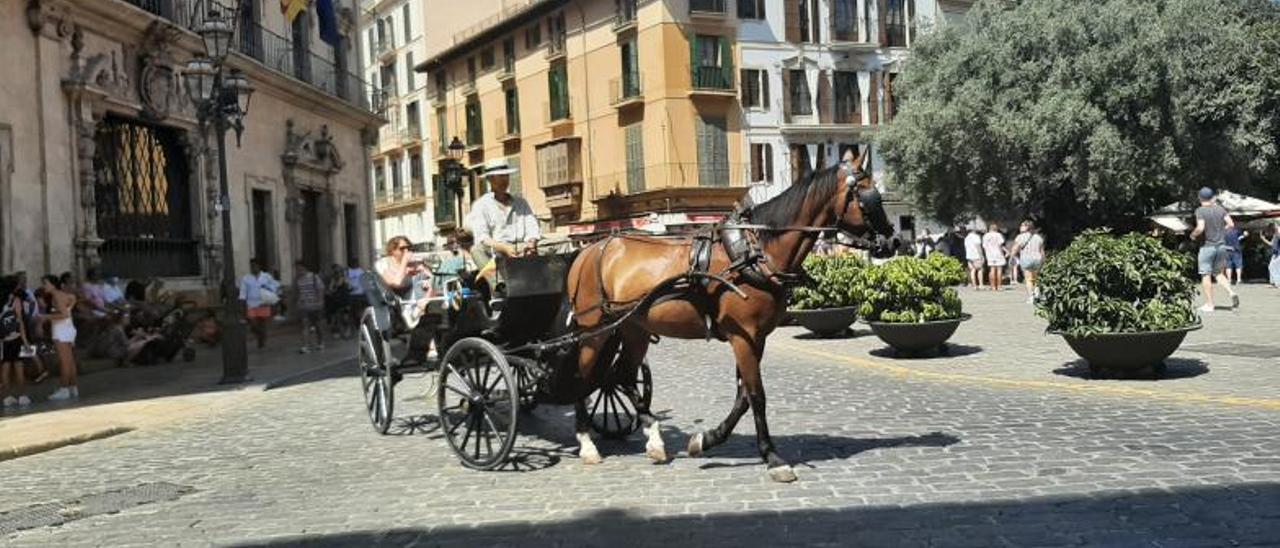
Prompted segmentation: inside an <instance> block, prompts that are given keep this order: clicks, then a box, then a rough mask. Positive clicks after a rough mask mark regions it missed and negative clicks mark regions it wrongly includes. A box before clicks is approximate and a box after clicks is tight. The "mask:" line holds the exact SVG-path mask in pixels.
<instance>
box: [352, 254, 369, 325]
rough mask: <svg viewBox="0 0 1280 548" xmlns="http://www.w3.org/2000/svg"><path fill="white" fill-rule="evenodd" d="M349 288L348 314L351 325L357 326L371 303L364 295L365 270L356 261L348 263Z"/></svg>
mask: <svg viewBox="0 0 1280 548" xmlns="http://www.w3.org/2000/svg"><path fill="white" fill-rule="evenodd" d="M347 288H348V290H349V291H350V293H348V294H347V312H348V313H350V315H351V316H350V318H349V321H350V323H351V325H357V324H359V323H360V315H361V314H363V313H364V309H365V307H366V306H368V305H369V302H368V300H367V298H366V297H365V294H364V268H363V267H361V266H360V261H358V260H356V259H351V260H348V261H347Z"/></svg>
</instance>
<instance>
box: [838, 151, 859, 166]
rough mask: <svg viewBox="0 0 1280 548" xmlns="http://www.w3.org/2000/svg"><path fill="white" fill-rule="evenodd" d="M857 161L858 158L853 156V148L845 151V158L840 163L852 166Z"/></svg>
mask: <svg viewBox="0 0 1280 548" xmlns="http://www.w3.org/2000/svg"><path fill="white" fill-rule="evenodd" d="M855 159H857V157H856V156H854V155H853V148H846V149H844V156H843V157H841V158H840V163H842V164H852V163H853V161H854V160H855Z"/></svg>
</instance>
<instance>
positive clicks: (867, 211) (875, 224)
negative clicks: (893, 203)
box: [832, 150, 893, 241]
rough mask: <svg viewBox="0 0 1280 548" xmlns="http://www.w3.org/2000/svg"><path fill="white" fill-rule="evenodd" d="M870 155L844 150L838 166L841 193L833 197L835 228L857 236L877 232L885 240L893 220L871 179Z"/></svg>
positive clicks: (891, 231)
mask: <svg viewBox="0 0 1280 548" xmlns="http://www.w3.org/2000/svg"><path fill="white" fill-rule="evenodd" d="M870 157H871V154H870V153H869V152H868V153H863V154H862V155H861V156H859V157H856V158H855V157H854V155H853V151H852V150H848V151H845V153H844V158H842V159H841V162H840V168H839V169H838V170H836V176H837V177H839V180H840V190H839V194H840V195H841V197H840V198H838V199H836V200H834V202H833V204H832V206H833V207H835V215H836V228H838V229H839V230H840V231H842V232H848V233H850V234H851V235H854V236H863V235H865V234H866V233H867V232H874V233H875V234H877V235H878V236H879V237H878V238H877V240H879V241H884V240H885V238H887V237H889V236H892V235H893V224H891V223H890V222H889V217H888V215H886V214H885V212H884V200H883V199H881V197H880V191H879V190H876V186H875V183H873V182H872V180H871V166H870V165H868V162H867V159H868V158H870Z"/></svg>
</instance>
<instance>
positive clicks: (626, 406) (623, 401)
mask: <svg viewBox="0 0 1280 548" xmlns="http://www.w3.org/2000/svg"><path fill="white" fill-rule="evenodd" d="M614 396H615V397H617V398H618V407H619V408H620V409H622V412H623V413H626V414H627V422H626V425H627V426H628V427H629V426H631V425H632V424H635V418H636V417H635V415H633V414H631V408H630V404H631V399H630V397H629V396H627V394H626V393H625V392H624V393H618V392H614ZM622 426H623V425H621V424H619V425H618V429H619V430H621V429H622ZM628 430H630V428H628Z"/></svg>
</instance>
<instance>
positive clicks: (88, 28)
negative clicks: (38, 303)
mask: <svg viewBox="0 0 1280 548" xmlns="http://www.w3.org/2000/svg"><path fill="white" fill-rule="evenodd" d="M334 4H335V5H337V6H338V9H337V14H338V22H339V26H340V32H341V33H342V34H343V35H344V38H343V40H342V41H341V42H340V43H339V44H338V45H337V46H336V47H333V46H330V45H329V44H327V43H325V42H322V41H321V40H320V38H319V31H318V28H317V24H316V19H315V15H314V14H312V13H309V12H304V13H303V14H302V15H301V16H300V17H298V18H297V19H296V20H295V21H293V22H292V24H289V23H286V21H285V19H284V16H283V15H282V14H281V13H280V9H279V3H278V2H276V1H274V0H223V1H220V2H219V1H215V0H163V1H162V0H77V1H72V0H11V1H8V2H4V3H2V4H0V46H2V49H3V54H0V70H3V71H4V73H5V74H6V75H7V77H6V78H5V79H4V80H3V82H2V83H0V228H2V229H3V230H2V231H0V271H4V272H12V271H16V270H25V271H27V272H29V273H32V274H40V273H47V272H54V273H56V272H63V271H73V272H83V271H84V269H85V268H87V267H90V266H100V267H101V269H102V270H103V271H104V272H106V273H108V274H115V275H119V276H121V277H124V278H146V277H160V278H164V279H165V280H166V281H167V283H168V286H169V287H170V288H171V289H174V290H178V291H189V292H191V293H193V294H196V295H201V294H203V295H206V296H208V295H210V294H211V293H210V291H211V290H212V289H213V288H216V287H217V284H218V282H219V278H220V274H221V258H222V251H221V249H222V241H221V225H220V223H221V219H220V211H221V209H220V208H221V207H230V210H231V215H232V219H233V220H232V232H233V238H234V246H235V251H236V253H235V260H236V263H237V264H236V270H237V271H238V272H245V271H247V270H248V263H249V259H250V257H254V256H257V257H261V258H262V259H263V260H265V261H266V262H267V263H268V264H270V265H271V266H272V267H273V268H277V269H279V271H280V274H281V275H282V276H283V277H284V278H286V279H288V278H290V277H291V276H292V263H293V260H294V259H302V260H304V261H306V262H308V263H311V264H312V265H313V266H322V265H326V266H327V265H328V264H330V263H334V262H346V261H347V260H348V259H352V260H357V261H361V262H364V263H366V264H368V262H369V259H370V257H371V254H372V253H373V250H374V248H373V246H372V234H371V231H370V230H369V224H370V223H369V221H370V219H371V218H372V200H371V199H370V195H369V183H368V179H367V173H368V172H369V169H368V161H367V150H366V144H367V143H369V142H371V140H372V135H373V134H374V133H376V128H377V127H378V126H379V125H380V124H381V123H382V119H381V118H380V117H379V116H377V115H376V114H374V113H373V112H372V111H371V110H370V109H369V107H368V91H367V88H366V86H365V85H364V84H363V82H362V81H361V79H360V78H359V77H358V76H357V74H358V70H355V67H358V65H357V63H358V60H359V57H358V54H359V47H360V46H359V43H358V40H356V39H355V11H354V9H355V6H354V4H355V2H354V0H342V1H338V0H335V2H334ZM211 8H215V9H221V10H224V13H227V12H230V13H234V14H235V19H236V22H237V23H236V28H237V30H236V34H235V36H234V38H233V42H232V50H233V53H232V54H231V57H230V60H229V64H230V66H231V67H233V68H237V69H240V70H241V71H243V72H244V74H245V75H246V76H247V78H248V79H249V81H250V82H251V83H252V84H253V86H254V87H255V92H254V94H253V95H252V100H251V102H250V105H249V113H248V116H247V118H246V119H245V126H246V127H245V128H244V132H243V134H242V135H241V136H239V137H238V138H237V136H236V135H235V134H234V132H233V133H231V134H230V135H229V137H228V157H227V160H228V186H229V192H230V196H229V197H228V199H226V200H221V199H219V191H218V186H219V185H218V180H217V156H216V152H215V150H216V148H215V143H214V141H213V139H212V137H213V135H212V131H206V130H205V129H202V127H201V126H200V124H199V123H198V120H197V119H196V116H195V109H194V107H193V104H192V101H191V100H190V98H189V97H188V95H187V93H186V91H185V86H184V85H183V84H182V76H181V73H182V67H183V66H184V63H185V62H186V61H187V60H188V59H190V58H191V57H192V56H193V55H196V54H200V53H202V52H203V46H202V44H201V41H200V37H199V36H198V35H197V34H195V33H194V32H192V30H191V29H193V28H195V25H196V24H197V23H198V22H199V21H200V19H201V17H202V15H203V14H205V13H207V11H208V10H209V9H211ZM237 10H238V11H237ZM237 141H239V143H238V146H237Z"/></svg>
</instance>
